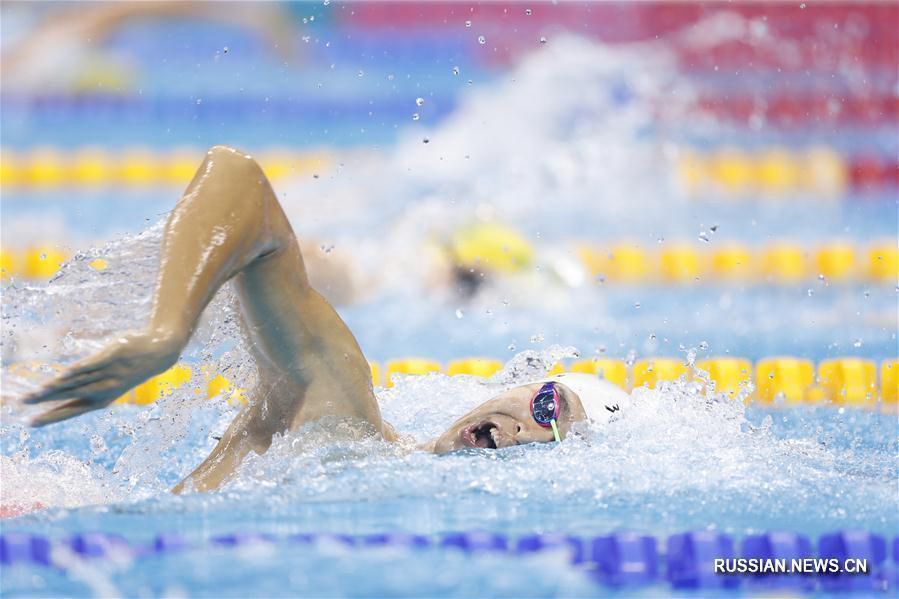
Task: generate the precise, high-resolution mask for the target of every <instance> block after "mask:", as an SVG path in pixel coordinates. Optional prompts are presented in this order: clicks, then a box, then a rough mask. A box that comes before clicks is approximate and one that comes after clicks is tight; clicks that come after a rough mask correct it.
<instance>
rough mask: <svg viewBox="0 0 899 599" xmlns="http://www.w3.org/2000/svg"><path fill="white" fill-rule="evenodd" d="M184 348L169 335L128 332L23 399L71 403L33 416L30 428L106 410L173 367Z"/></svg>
mask: <svg viewBox="0 0 899 599" xmlns="http://www.w3.org/2000/svg"><path fill="white" fill-rule="evenodd" d="M183 347H184V343H182V342H180V341H179V340H177V339H176V338H175V337H173V336H171V335H167V334H161V333H150V332H139V333H131V334H129V335H126V336H124V337H121V338H119V339H117V340H115V341H113V342H112V343H110V344H109V345H107V346H106V347H105V348H104V349H102V350H101V351H100V352H99V353H97V354H96V355H93V356H91V357H89V358H85V359H84V360H81V361H79V362H76V363H75V364H73V365H72V366H71V367H70V368H69V369H68V370H66V371H65V372H63V373H62V374H61V375H60V376H58V377H56V378H55V379H53V380H51V381H50V382H48V383H47V384H46V385H44V387H43V388H42V389H40V390H39V391H36V392H35V393H33V394H31V395H29V396H28V397H26V398H25V400H24V402H25V403H26V404H38V403H44V402H47V401H60V400H63V399H68V400H70V401H67V402H65V403H63V404H61V405H58V406H56V407H55V408H52V409H50V410H48V411H46V412H44V413H43V414H40V415H39V416H36V417H35V418H34V419H32V421H31V426H45V425H47V424H53V423H54V422H60V421H62V420H68V419H69V418H74V417H76V416H81V415H82V414H85V413H87V412H91V411H93V410H99V409H102V408H105V407H106V406H108V405H109V404H111V403H112V402H113V401H115V400H116V398H118V397H120V396H121V395H122V394H124V393H126V392H128V391H129V390H130V389H131V388H132V387H135V386H136V385H139V384H140V383H142V382H144V381H145V380H147V379H148V378H150V377H151V376H154V375H157V374H159V373H160V372H163V371H165V370H166V369H167V368H169V367H170V366H172V365H173V364H174V363H175V362H176V361H177V359H178V356H179V354H180V353H181V350H182V349H183Z"/></svg>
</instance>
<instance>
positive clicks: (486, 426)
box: [461, 421, 498, 449]
mask: <svg viewBox="0 0 899 599" xmlns="http://www.w3.org/2000/svg"><path fill="white" fill-rule="evenodd" d="M494 431H496V432H498V428H497V426H496V425H495V424H493V423H492V422H489V421H487V422H482V423H480V424H475V425H473V426H470V427H468V428H466V429H464V430H463V431H462V435H461V436H462V442H463V443H465V445H466V446H468V447H480V448H481V449H496V438H495V437H494V436H493V434H494Z"/></svg>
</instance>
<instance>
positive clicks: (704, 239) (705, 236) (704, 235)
mask: <svg viewBox="0 0 899 599" xmlns="http://www.w3.org/2000/svg"><path fill="white" fill-rule="evenodd" d="M699 241H702V242H704V243H708V242H709V235H708V233H706V232H705V231H700V232H699Z"/></svg>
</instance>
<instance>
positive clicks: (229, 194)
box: [25, 148, 305, 426]
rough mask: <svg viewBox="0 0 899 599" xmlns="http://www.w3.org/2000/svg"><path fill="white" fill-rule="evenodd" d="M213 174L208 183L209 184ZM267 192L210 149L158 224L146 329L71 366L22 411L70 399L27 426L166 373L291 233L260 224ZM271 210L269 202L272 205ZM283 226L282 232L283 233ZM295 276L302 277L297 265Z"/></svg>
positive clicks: (243, 160) (242, 166)
mask: <svg viewBox="0 0 899 599" xmlns="http://www.w3.org/2000/svg"><path fill="white" fill-rule="evenodd" d="M213 173H214V176H213ZM269 193H271V187H270V186H269V185H268V182H267V181H266V180H265V177H264V175H263V174H262V171H261V169H259V167H258V165H257V164H256V163H255V162H254V161H252V160H251V159H249V158H248V157H245V156H243V155H240V154H238V153H237V152H234V151H232V150H228V149H225V148H213V149H212V150H211V151H210V152H209V154H208V155H207V157H206V160H205V161H204V162H203V164H202V165H201V167H200V169H199V170H198V171H197V174H196V175H195V176H194V178H193V180H192V181H191V183H190V185H189V186H188V188H187V190H186V191H185V193H184V195H183V196H182V198H181V200H180V201H179V202H178V204H177V205H176V206H175V209H174V210H173V211H172V213H171V215H170V216H169V219H168V222H167V223H166V227H165V232H164V236H163V241H162V253H161V259H160V269H159V275H158V280H157V286H156V290H155V298H154V304H153V311H152V315H151V318H150V323H149V326H147V327H146V328H145V329H143V330H140V331H137V332H133V333H130V334H127V335H124V336H122V337H121V338H119V339H117V340H115V341H114V342H112V343H111V344H110V345H108V346H107V347H105V348H104V349H103V350H102V351H101V352H100V353H98V354H96V355H94V356H91V357H89V358H86V359H85V360H82V361H80V362H77V363H76V364H74V365H73V366H72V367H71V368H69V369H68V370H67V371H66V372H65V373H63V374H62V375H61V376H60V377H58V378H57V379H55V380H53V381H51V382H50V383H49V384H47V385H46V386H45V387H44V388H43V389H41V390H40V391H38V392H37V393H35V394H33V395H31V396H30V397H28V398H26V400H25V402H26V403H29V404H35V403H43V402H47V401H57V400H62V399H71V401H68V402H66V403H63V404H62V405H59V406H57V407H56V408H53V409H52V410H49V411H47V412H45V413H44V414H41V415H40V416H38V417H37V418H35V419H34V420H33V421H32V424H33V425H35V426H43V425H46V424H51V423H54V422H59V421H61V420H66V419H68V418H73V417H75V416H79V415H81V414H84V413H86V412H89V411H92V410H96V409H100V408H104V407H106V406H107V405H109V404H110V403H111V402H112V401H114V400H115V399H116V398H117V397H119V396H121V395H122V394H123V393H126V392H127V391H128V390H129V389H131V388H132V387H134V386H136V385H138V384H140V383H141V382H143V381H145V380H147V379H148V378H150V377H151V376H154V375H156V374H159V373H161V372H163V371H165V370H166V369H167V368H169V367H171V366H172V365H173V364H174V363H175V361H176V360H177V359H178V356H179V355H180V354H181V351H182V350H183V349H184V346H185V345H186V344H187V342H188V340H189V339H190V336H191V334H192V333H193V330H194V328H195V326H196V323H197V320H198V319H199V316H200V314H201V313H202V311H203V309H204V308H205V307H206V305H207V304H208V303H209V301H210V300H211V299H212V297H213V295H214V294H215V292H216V291H217V290H218V289H219V287H221V285H222V284H223V283H224V282H225V281H227V280H228V279H229V278H231V277H232V276H234V275H235V274H236V273H237V272H239V271H240V270H241V269H243V268H245V267H246V266H247V265H248V264H250V263H251V262H253V261H254V260H256V259H257V258H259V257H260V256H263V255H265V254H266V253H268V252H273V251H275V250H277V249H278V247H279V244H280V243H282V242H283V241H284V240H285V239H286V238H287V237H290V238H291V239H292V232H291V231H290V227H289V225H287V224H286V220H285V221H284V222H283V223H280V228H278V227H276V226H273V225H272V223H270V222H268V221H269V220H270V219H269V218H268V214H267V212H268V211H267V207H266V203H267V202H271V201H272V200H273V199H272V198H268V197H267V196H266V194H269ZM274 202H275V203H277V200H276V199H275V200H274ZM285 226H286V231H285V230H284V228H285ZM299 268H300V273H299V274H298V276H303V277H304V276H305V273H304V272H302V263H300V266H299Z"/></svg>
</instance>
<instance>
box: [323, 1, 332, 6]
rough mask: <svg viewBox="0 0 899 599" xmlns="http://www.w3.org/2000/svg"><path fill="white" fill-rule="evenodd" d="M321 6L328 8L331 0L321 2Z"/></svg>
mask: <svg viewBox="0 0 899 599" xmlns="http://www.w3.org/2000/svg"><path fill="white" fill-rule="evenodd" d="M323 4H324V5H325V6H328V5H329V4H331V0H325V1H324V2H323Z"/></svg>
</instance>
